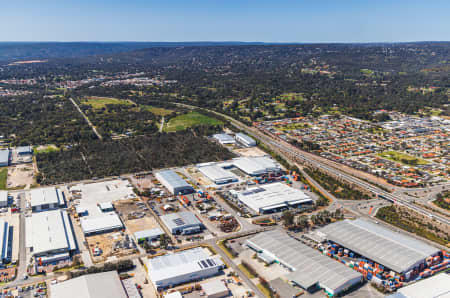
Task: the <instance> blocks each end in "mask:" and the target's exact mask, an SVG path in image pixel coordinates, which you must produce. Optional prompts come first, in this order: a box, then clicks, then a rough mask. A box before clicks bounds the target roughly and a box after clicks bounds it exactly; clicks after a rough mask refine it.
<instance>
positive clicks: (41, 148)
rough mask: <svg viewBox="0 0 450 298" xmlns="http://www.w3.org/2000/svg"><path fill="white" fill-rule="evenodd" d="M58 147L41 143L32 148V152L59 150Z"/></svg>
mask: <svg viewBox="0 0 450 298" xmlns="http://www.w3.org/2000/svg"><path fill="white" fill-rule="evenodd" d="M59 150H60V149H59V148H58V147H57V146H55V145H41V146H37V147H35V148H34V153H35V154H38V153H49V152H54V151H59Z"/></svg>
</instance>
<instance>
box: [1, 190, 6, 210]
mask: <svg viewBox="0 0 450 298" xmlns="http://www.w3.org/2000/svg"><path fill="white" fill-rule="evenodd" d="M5 207H8V192H7V191H6V190H0V208H5Z"/></svg>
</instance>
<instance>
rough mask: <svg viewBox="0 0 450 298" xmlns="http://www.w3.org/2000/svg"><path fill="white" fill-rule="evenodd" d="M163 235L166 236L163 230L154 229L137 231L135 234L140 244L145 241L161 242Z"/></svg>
mask: <svg viewBox="0 0 450 298" xmlns="http://www.w3.org/2000/svg"><path fill="white" fill-rule="evenodd" d="M161 235H164V232H163V230H161V229H160V228H154V229H149V230H143V231H137V232H136V233H134V238H135V239H136V241H137V242H138V243H141V242H144V241H153V240H159V239H160V238H161Z"/></svg>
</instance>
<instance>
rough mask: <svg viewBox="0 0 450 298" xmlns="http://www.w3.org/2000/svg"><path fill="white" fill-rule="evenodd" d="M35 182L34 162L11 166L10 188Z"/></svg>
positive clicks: (23, 186) (21, 186)
mask: <svg viewBox="0 0 450 298" xmlns="http://www.w3.org/2000/svg"><path fill="white" fill-rule="evenodd" d="M34 183H35V180H34V169H33V165H32V164H21V165H17V166H14V167H10V168H9V173H8V188H14V189H18V188H25V187H26V186H27V185H32V184H34Z"/></svg>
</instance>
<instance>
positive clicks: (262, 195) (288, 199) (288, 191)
mask: <svg viewBox="0 0 450 298" xmlns="http://www.w3.org/2000/svg"><path fill="white" fill-rule="evenodd" d="M238 199H239V200H240V201H241V202H242V203H244V204H245V205H247V206H248V207H250V208H251V209H253V211H255V212H263V211H269V210H271V209H275V208H282V207H288V206H292V205H297V204H302V203H312V200H311V198H310V197H308V196H307V195H306V194H305V193H304V192H303V191H301V190H299V189H296V188H293V187H290V186H287V185H286V184H284V183H272V184H266V185H261V186H257V187H252V188H249V189H247V190H245V191H241V192H239V193H238Z"/></svg>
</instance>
